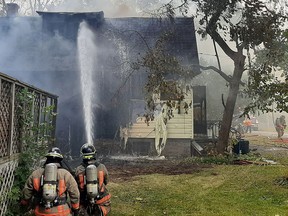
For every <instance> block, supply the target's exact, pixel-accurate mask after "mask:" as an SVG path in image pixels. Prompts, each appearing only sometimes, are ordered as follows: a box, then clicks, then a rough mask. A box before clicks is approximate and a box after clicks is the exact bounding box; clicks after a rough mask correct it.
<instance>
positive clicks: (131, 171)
mask: <svg viewBox="0 0 288 216" xmlns="http://www.w3.org/2000/svg"><path fill="white" fill-rule="evenodd" d="M103 163H104V164H105V165H106V167H107V169H108V171H109V176H110V180H111V181H112V182H113V181H117V182H119V180H120V181H127V180H129V179H131V178H132V177H134V176H139V175H148V174H156V173H157V174H165V175H179V174H192V173H197V172H200V171H201V170H203V169H205V168H208V167H211V165H205V164H185V163H181V161H180V160H179V161H178V160H169V159H165V160H153V161H151V160H142V159H137V158H135V159H134V160H111V159H110V160H109V161H106V162H103Z"/></svg>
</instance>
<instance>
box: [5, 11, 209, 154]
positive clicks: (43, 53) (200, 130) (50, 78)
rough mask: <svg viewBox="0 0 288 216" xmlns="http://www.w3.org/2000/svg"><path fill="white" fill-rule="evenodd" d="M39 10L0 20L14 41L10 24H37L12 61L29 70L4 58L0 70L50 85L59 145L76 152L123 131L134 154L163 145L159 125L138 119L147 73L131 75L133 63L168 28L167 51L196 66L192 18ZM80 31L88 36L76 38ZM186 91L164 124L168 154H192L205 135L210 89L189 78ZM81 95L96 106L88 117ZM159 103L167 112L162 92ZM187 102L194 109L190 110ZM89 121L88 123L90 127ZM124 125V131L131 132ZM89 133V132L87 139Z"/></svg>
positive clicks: (182, 61) (129, 149) (196, 56)
mask: <svg viewBox="0 0 288 216" xmlns="http://www.w3.org/2000/svg"><path fill="white" fill-rule="evenodd" d="M37 13H38V14H39V17H33V18H23V19H22V18H21V17H2V18H1V19H0V37H1V35H2V36H3V35H5V37H7V36H9V34H11V31H13V25H14V26H15V25H19V26H20V27H22V28H23V25H28V26H31V25H32V24H33V28H32V27H31V31H28V32H27V35H24V36H26V37H27V38H29V40H32V41H30V43H31V46H29V47H30V48H29V49H25V47H24V50H25V51H24V50H21V49H23V46H21V44H20V45H19V44H18V46H17V47H16V48H15V50H14V52H13V53H12V52H11V56H13V55H14V56H17V54H15V53H16V52H18V54H19V53H21V52H25V55H26V56H27V55H29V56H30V59H27V62H29V66H27V64H28V63H27V62H26V63H25V65H24V66H27V67H20V68H16V67H12V66H11V65H8V64H7V63H5V62H4V60H3V58H2V60H0V61H2V62H0V66H1V67H2V68H3V69H2V71H4V72H8V73H10V74H12V75H13V73H14V74H16V73H17V72H20V71H21V72H22V75H21V76H22V77H26V78H27V76H28V75H27V74H28V71H30V72H29V77H30V79H31V80H30V81H29V80H24V81H26V82H27V81H28V82H29V83H31V82H32V78H34V79H33V82H35V83H33V82H32V84H33V85H41V86H44V87H47V88H48V89H47V90H49V91H51V90H52V92H54V93H55V94H57V95H59V103H58V116H57V126H56V132H57V135H56V136H57V142H58V143H59V145H61V146H66V147H67V149H70V148H72V154H74V155H78V151H79V147H80V146H81V145H82V144H83V143H85V142H87V141H88V140H90V139H92V141H93V142H95V143H96V147H97V140H98V141H99V140H113V139H115V137H118V136H119V134H122V137H124V138H125V140H126V141H127V142H126V141H124V142H125V145H126V146H127V148H128V151H130V152H131V151H138V152H140V153H143V154H144V153H147V152H148V153H149V152H150V150H151V148H154V144H155V140H156V143H158V142H159V143H160V144H159V145H161V143H162V144H163V142H162V141H163V133H162V134H157V133H155V131H156V129H155V127H156V124H155V122H151V124H150V125H147V124H143V119H141V117H140V115H141V114H143V112H144V107H145V103H144V97H145V95H144V93H143V88H144V85H145V82H146V81H147V73H146V71H145V70H144V69H142V70H138V71H137V72H132V71H131V68H129V65H131V64H133V62H136V61H137V60H138V59H139V58H141V57H143V55H145V53H146V52H147V51H148V50H149V49H151V48H152V47H154V46H155V43H156V42H157V40H158V38H159V37H160V36H161V35H163V34H165V32H167V31H169V32H170V33H172V34H173V37H171V38H170V39H169V43H167V44H168V45H167V47H166V48H167V50H168V52H169V53H170V54H171V55H173V56H175V57H176V58H177V59H178V61H179V62H180V63H181V64H182V65H186V66H190V67H192V65H197V64H198V61H199V60H198V52H197V44H196V37H195V28H194V22H193V19H192V18H176V19H175V22H174V23H171V22H169V21H167V20H162V21H159V20H158V19H156V18H139V17H128V18H106V17H105V16H104V13H103V12H89V13H71V12H40V11H39V12H37ZM21 19H22V20H21ZM23 20H25V21H23ZM83 22H84V24H83ZM21 23H22V24H21ZM81 26H82V27H81ZM81 28H82V30H81ZM81 31H84V33H83V32H82V33H83V37H82V39H81V38H80V40H81V41H79V35H80V34H81ZM91 41H92V42H91ZM18 43H20V42H18ZM80 43H81V44H82V45H81V46H80V45H79V44H80ZM19 49H20V50H19ZM87 50H90V51H89V52H88V51H87ZM81 55H82V56H81ZM23 59H24V60H25V58H21V61H22V60H23ZM31 59H33V60H31ZM79 59H82V62H81V61H80V60H79ZM193 71H194V75H195V74H199V73H200V70H199V68H197V67H195V66H194V68H193ZM85 72H86V73H87V72H89V73H90V75H89V77H88V81H89V82H91V83H92V84H91V83H90V84H89V82H88V83H87V80H86V82H85V80H84V84H83V77H84V78H85V76H86V75H85V74H83V73H85ZM25 73H26V74H25ZM86 78H87V77H86ZM20 79H21V77H20ZM35 80H36V81H35ZM81 82H82V84H81ZM91 85H92V86H91ZM182 87H183V90H184V91H185V94H186V95H187V97H186V98H185V100H184V101H182V102H181V104H179V107H180V108H179V109H178V110H179V112H178V111H176V110H174V114H175V115H174V118H172V119H171V120H169V121H168V123H167V130H166V132H164V134H165V133H166V135H167V136H166V137H167V144H168V145H167V149H166V150H164V151H163V153H165V151H166V153H167V154H170V153H171V154H173V151H169V146H172V147H173V149H175V148H176V149H177V148H178V149H182V150H181V151H178V152H176V153H175V152H174V153H175V154H180V155H182V154H187V152H189V153H188V154H190V152H191V150H190V148H191V141H192V140H195V139H197V138H198V137H200V138H201V137H206V136H207V122H206V90H205V87H203V86H191V85H189V80H185V85H182ZM84 98H86V99H87V98H88V103H89V104H90V106H91V110H90V114H88V115H87V113H85V100H84ZM86 101H87V100H86ZM155 102H157V103H158V105H159V106H160V108H159V109H160V110H162V111H161V112H162V113H163V112H166V111H167V110H163V104H165V103H166V102H167V101H165V97H164V96H163V95H162V96H161V95H159V97H158V99H156V101H155ZM185 104H190V106H189V108H188V107H185ZM83 106H84V109H83ZM86 108H87V106H86ZM137 117H140V118H138V119H137ZM164 118H165V117H164ZM85 119H86V120H87V121H89V122H90V123H89V124H90V125H91V126H90V127H89V128H88V129H87V121H86V120H85ZM162 120H163V119H162ZM140 124H141V125H142V126H139V125H140ZM137 125H138V126H137ZM144 125H146V126H144ZM137 127H138V129H137ZM139 127H140V128H139ZM145 127H146V128H145ZM119 128H122V129H123V128H125V129H126V134H125V130H119ZM87 130H90V134H92V136H91V138H89V139H88V138H87ZM123 131H124V136H123ZM173 134H174V135H173ZM155 137H156V138H155ZM157 137H158V138H159V139H157ZM87 139H88V140H87ZM164 139H165V137H164ZM161 140H162V141H161ZM165 144H166V139H165ZM162 146H163V145H162ZM172 147H171V149H172ZM64 148H65V147H64ZM187 149H189V151H187ZM162 150H163V149H162ZM162 150H161V152H162ZM100 152H101V150H100ZM161 152H160V153H161ZM158 154H159V152H158Z"/></svg>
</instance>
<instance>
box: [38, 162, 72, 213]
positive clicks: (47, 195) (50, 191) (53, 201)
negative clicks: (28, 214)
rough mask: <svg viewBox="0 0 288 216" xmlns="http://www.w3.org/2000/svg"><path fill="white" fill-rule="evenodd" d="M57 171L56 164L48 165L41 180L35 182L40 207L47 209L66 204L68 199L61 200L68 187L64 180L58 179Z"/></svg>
mask: <svg viewBox="0 0 288 216" xmlns="http://www.w3.org/2000/svg"><path fill="white" fill-rule="evenodd" d="M57 170H58V167H57V165H56V164H54V163H49V164H46V165H45V168H44V173H43V175H42V176H41V178H40V179H34V180H33V185H34V188H35V190H36V191H38V192H39V195H40V205H41V206H44V207H45V208H46V209H49V208H52V207H54V206H59V205H63V204H65V203H66V197H64V198H61V195H62V194H63V193H64V192H65V189H66V185H65V182H64V179H60V180H58V179H57Z"/></svg>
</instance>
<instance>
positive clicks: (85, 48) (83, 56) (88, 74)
mask: <svg viewBox="0 0 288 216" xmlns="http://www.w3.org/2000/svg"><path fill="white" fill-rule="evenodd" d="M94 41H95V40H94V34H93V32H92V31H91V30H90V29H89V26H88V24H87V23H86V22H84V21H83V22H81V23H80V26H79V30H78V38H77V47H78V60H79V67H80V68H79V69H80V82H81V92H82V101H83V111H84V124H85V132H86V142H89V143H93V140H94V116H93V109H92V106H93V101H94V96H95V95H96V94H95V92H94V90H95V88H94V86H93V79H92V75H93V72H94V65H95V59H96V45H95V42H94ZM75 114H76V113H75Z"/></svg>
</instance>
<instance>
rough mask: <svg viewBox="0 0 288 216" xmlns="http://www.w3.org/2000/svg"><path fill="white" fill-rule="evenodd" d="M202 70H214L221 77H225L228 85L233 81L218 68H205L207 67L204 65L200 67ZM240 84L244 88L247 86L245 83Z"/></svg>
mask: <svg viewBox="0 0 288 216" xmlns="http://www.w3.org/2000/svg"><path fill="white" fill-rule="evenodd" d="M198 66H199V67H200V68H201V69H202V70H213V71H215V72H217V73H218V74H219V75H220V76H221V77H223V78H224V79H225V80H226V81H227V82H228V83H230V82H231V81H232V78H231V77H230V76H228V75H227V74H226V73H224V72H223V71H221V70H219V69H218V68H216V67H214V66H208V67H205V66H202V65H198ZM240 84H241V85H242V86H244V85H245V83H244V82H242V81H241V82H240Z"/></svg>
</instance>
